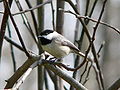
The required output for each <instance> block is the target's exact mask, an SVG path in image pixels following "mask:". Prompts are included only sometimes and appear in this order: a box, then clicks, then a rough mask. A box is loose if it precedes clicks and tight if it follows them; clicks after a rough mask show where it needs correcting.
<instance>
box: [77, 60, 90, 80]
mask: <svg viewBox="0 0 120 90" xmlns="http://www.w3.org/2000/svg"><path fill="white" fill-rule="evenodd" d="M87 67H88V61H87V62H86V65H85V69H84V71H83V73H82V74H81V75H80V81H79V82H81V81H82V77H83V75H84V74H85V72H87Z"/></svg>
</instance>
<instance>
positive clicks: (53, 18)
mask: <svg viewBox="0 0 120 90" xmlns="http://www.w3.org/2000/svg"><path fill="white" fill-rule="evenodd" d="M51 9H52V25H53V30H54V31H55V22H54V21H55V17H54V13H55V10H54V7H53V3H52V2H51Z"/></svg>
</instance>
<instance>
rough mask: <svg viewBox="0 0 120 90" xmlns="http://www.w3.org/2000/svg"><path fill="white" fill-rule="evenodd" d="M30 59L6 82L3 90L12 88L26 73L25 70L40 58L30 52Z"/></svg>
mask: <svg viewBox="0 0 120 90" xmlns="http://www.w3.org/2000/svg"><path fill="white" fill-rule="evenodd" d="M29 54H30V57H29V58H28V59H27V60H26V62H25V63H24V64H23V65H22V66H21V67H19V68H18V70H17V71H16V72H15V73H14V75H12V76H11V77H10V78H9V79H8V80H7V85H6V86H5V89H9V88H12V87H13V85H14V84H15V83H16V82H17V80H18V79H19V78H20V77H21V76H22V75H23V74H24V73H25V72H26V71H27V69H28V68H29V67H30V66H31V65H32V64H33V63H34V62H35V61H37V60H39V59H40V58H41V56H39V55H36V54H34V53H32V52H30V53H29Z"/></svg>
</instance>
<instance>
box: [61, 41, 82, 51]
mask: <svg viewBox="0 0 120 90" xmlns="http://www.w3.org/2000/svg"><path fill="white" fill-rule="evenodd" d="M61 44H62V45H63V46H68V47H70V48H71V49H72V50H73V51H77V52H79V51H80V50H79V49H78V48H77V47H76V46H75V45H74V44H73V43H72V42H70V41H69V40H64V41H62V43H61Z"/></svg>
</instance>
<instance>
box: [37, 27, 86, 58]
mask: <svg viewBox="0 0 120 90" xmlns="http://www.w3.org/2000/svg"><path fill="white" fill-rule="evenodd" d="M38 38H39V39H40V42H41V46H42V48H43V50H44V51H46V52H48V53H49V54H51V55H52V56H54V57H56V58H58V59H61V58H63V57H65V56H66V55H68V54H70V53H76V54H78V55H80V56H82V57H85V54H83V53H82V52H80V50H79V49H78V48H77V47H76V46H75V45H74V44H73V43H72V42H70V41H69V40H68V39H66V38H65V37H64V36H62V35H61V34H59V33H57V32H56V31H53V30H48V29H47V30H44V31H42V32H41V33H40V35H39V36H38Z"/></svg>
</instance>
